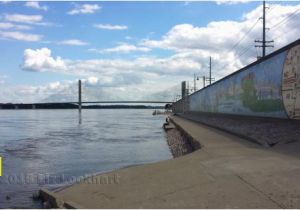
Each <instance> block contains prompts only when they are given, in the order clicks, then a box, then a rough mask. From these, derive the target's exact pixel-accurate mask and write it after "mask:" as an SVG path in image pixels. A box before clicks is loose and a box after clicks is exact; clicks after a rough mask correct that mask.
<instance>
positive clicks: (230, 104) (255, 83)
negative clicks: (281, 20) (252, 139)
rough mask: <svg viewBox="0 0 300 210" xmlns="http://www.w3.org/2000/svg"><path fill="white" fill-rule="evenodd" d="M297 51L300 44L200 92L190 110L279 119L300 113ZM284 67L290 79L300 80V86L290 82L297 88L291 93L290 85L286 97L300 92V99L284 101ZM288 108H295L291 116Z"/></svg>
mask: <svg viewBox="0 0 300 210" xmlns="http://www.w3.org/2000/svg"><path fill="white" fill-rule="evenodd" d="M295 51H297V52H295ZM295 53H296V54H297V55H299V53H300V46H299V45H298V46H297V47H295V49H294V48H293V50H290V51H289V52H288V51H284V52H281V53H279V54H277V55H275V56H273V57H271V58H269V59H267V60H265V61H263V62H261V63H258V64H257V65H254V66H251V67H249V68H248V69H246V70H243V71H241V72H238V73H237V74H233V75H231V76H230V77H228V78H226V79H224V80H223V81H221V82H219V83H216V84H214V85H212V86H210V87H208V88H205V89H203V90H200V91H198V92H197V93H195V94H193V95H191V96H190V98H189V104H190V106H189V108H190V111H200V112H216V113H228V114H238V115H253V116H263V117H278V118H287V117H288V116H290V117H292V118H294V116H296V115H297V116H300V109H295V108H294V106H295V104H297V103H298V104H300V90H299V88H300V85H299V84H300V80H299V77H298V75H299V76H300V73H299V66H300V64H299V62H300V60H299V56H298V57H297V56H292V54H293V55H294V54H295ZM287 63H289V64H287ZM295 66H297V68H296V67H295ZM283 69H285V72H286V75H287V76H286V78H288V79H289V78H294V80H296V78H297V79H298V80H297V85H295V84H289V85H290V86H293V87H296V86H297V88H294V89H293V91H292V92H288V89H289V88H290V86H289V87H287V88H286V89H284V90H285V91H286V92H284V97H285V96H287V95H288V94H290V96H291V97H292V95H293V96H295V95H297V94H298V97H296V98H297V99H298V100H293V101H292V100H290V101H288V102H287V103H283V96H282V83H284V84H285V80H284V79H282V73H283ZM293 69H294V70H293ZM296 69H297V70H296ZM296 71H297V73H296V74H295V72H296ZM292 75H294V76H292ZM289 90H290V89H289ZM296 107H297V106H296ZM298 108H299V106H298ZM286 109H288V110H291V113H292V114H288V116H287V113H286ZM289 113H290V112H289Z"/></svg>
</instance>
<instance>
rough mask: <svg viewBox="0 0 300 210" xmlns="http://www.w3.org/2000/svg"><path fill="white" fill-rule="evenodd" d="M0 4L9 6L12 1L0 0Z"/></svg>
mask: <svg viewBox="0 0 300 210" xmlns="http://www.w3.org/2000/svg"><path fill="white" fill-rule="evenodd" d="M0 2H1V4H9V3H11V2H12V0H2V1H0Z"/></svg>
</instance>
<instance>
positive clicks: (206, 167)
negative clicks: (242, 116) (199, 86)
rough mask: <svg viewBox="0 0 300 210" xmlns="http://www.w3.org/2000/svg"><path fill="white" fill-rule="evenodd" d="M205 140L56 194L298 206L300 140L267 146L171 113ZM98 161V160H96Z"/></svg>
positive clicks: (136, 204)
mask: <svg viewBox="0 0 300 210" xmlns="http://www.w3.org/2000/svg"><path fill="white" fill-rule="evenodd" d="M172 120H173V121H174V122H175V123H176V124H177V126H180V127H181V128H182V129H183V130H184V131H185V132H187V133H188V134H189V135H191V136H192V137H193V138H194V139H195V140H197V141H199V142H200V144H201V149H199V150H197V151H195V152H193V153H190V154H188V155H185V156H182V157H179V158H175V159H171V160H166V161H162V162H158V163H153V164H147V165H140V166H134V167H128V168H124V169H120V170H116V171H113V172H110V173H107V174H102V175H99V176H103V175H107V176H114V175H116V174H117V175H118V177H119V181H118V183H113V184H87V183H84V182H82V183H79V184H75V185H72V186H70V187H67V188H65V189H62V190H60V191H58V192H54V193H53V194H54V195H55V197H57V199H59V200H60V201H61V202H62V203H63V202H67V203H72V204H74V205H73V206H75V207H76V206H78V207H82V208H300V158H299V157H300V144H299V142H293V143H290V144H284V145H278V147H277V146H275V147H273V148H265V147H262V146H260V145H257V144H255V143H252V142H250V141H247V140H245V139H242V138H239V137H236V136H234V135H231V134H228V133H225V132H222V131H219V130H216V129H213V128H210V127H207V126H204V125H202V124H199V123H196V122H192V121H188V120H185V119H183V118H180V117H177V116H172ZM95 167H96V166H95Z"/></svg>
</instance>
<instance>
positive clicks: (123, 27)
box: [94, 24, 128, 30]
mask: <svg viewBox="0 0 300 210" xmlns="http://www.w3.org/2000/svg"><path fill="white" fill-rule="evenodd" d="M94 27H95V28H98V29H104V30H126V29H128V26H126V25H111V24H94Z"/></svg>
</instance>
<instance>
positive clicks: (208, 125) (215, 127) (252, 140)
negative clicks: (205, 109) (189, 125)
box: [177, 115, 270, 147]
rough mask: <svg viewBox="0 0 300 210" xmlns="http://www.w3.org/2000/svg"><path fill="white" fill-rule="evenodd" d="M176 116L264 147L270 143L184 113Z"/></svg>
mask: <svg viewBox="0 0 300 210" xmlns="http://www.w3.org/2000/svg"><path fill="white" fill-rule="evenodd" d="M177 116H179V117H181V118H183V119H186V120H190V121H192V122H196V123H199V124H202V125H205V126H207V127H210V128H214V129H217V130H220V131H223V132H226V133H229V134H231V135H234V136H237V137H240V138H243V139H245V140H248V141H250V142H252V143H255V144H258V145H262V146H265V147H270V145H269V144H267V143H265V144H262V143H260V142H259V141H257V140H256V139H254V138H251V137H249V136H247V135H243V134H241V133H237V132H234V131H231V130H228V129H226V128H223V127H221V126H216V125H212V124H209V123H205V122H203V121H197V120H193V119H190V118H188V117H185V116H184V115H177Z"/></svg>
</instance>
